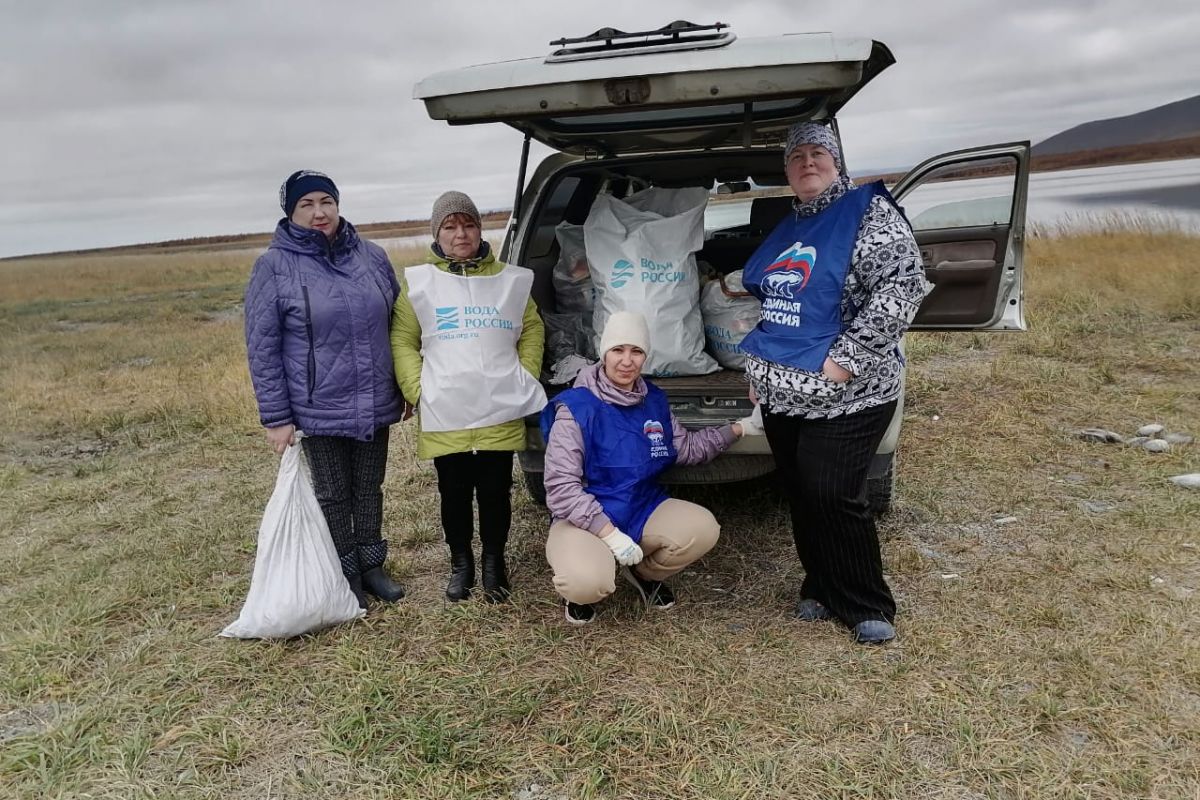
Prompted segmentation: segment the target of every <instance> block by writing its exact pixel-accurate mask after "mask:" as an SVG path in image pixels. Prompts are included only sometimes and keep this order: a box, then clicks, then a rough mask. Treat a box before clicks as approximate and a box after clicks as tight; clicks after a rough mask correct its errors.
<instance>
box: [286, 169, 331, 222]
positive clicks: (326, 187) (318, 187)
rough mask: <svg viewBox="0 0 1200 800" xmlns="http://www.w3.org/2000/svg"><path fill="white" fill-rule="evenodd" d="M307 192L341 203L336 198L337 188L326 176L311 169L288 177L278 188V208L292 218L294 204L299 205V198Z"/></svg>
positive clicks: (294, 208)
mask: <svg viewBox="0 0 1200 800" xmlns="http://www.w3.org/2000/svg"><path fill="white" fill-rule="evenodd" d="M309 192H325V193H327V194H329V195H330V196H331V197H333V202H335V203H340V202H341V200H340V199H339V198H338V190H337V186H335V185H334V183H333V181H332V180H330V179H329V176H328V175H326V174H324V173H322V172H316V171H314V170H311V169H302V170H299V171H298V172H293V173H292V174H291V175H289V176H288V179H287V180H286V181H284V182H283V185H282V186H280V187H279V207H280V208H282V209H283V213H284V215H285V216H286V217H287V218H288V219H291V218H292V212H293V211H295V210H296V203H299V202H300V198H301V197H304V195H306V194H308V193H309Z"/></svg>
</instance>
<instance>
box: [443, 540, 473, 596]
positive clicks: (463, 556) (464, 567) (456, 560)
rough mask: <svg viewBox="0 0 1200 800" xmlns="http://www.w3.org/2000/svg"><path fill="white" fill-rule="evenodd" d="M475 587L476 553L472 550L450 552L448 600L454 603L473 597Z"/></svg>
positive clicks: (447, 585)
mask: <svg viewBox="0 0 1200 800" xmlns="http://www.w3.org/2000/svg"><path fill="white" fill-rule="evenodd" d="M474 585H475V553H473V552H472V551H471V550H470V548H468V549H466V550H451V551H450V581H449V583H447V584H446V599H447V600H449V601H450V602H452V603H457V602H458V601H459V600H467V599H468V598H470V597H471V587H472V586H474Z"/></svg>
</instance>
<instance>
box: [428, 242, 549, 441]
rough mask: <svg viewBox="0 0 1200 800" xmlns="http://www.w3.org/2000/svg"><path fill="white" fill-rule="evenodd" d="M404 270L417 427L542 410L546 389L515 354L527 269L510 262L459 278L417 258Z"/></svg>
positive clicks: (480, 422)
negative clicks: (418, 359)
mask: <svg viewBox="0 0 1200 800" xmlns="http://www.w3.org/2000/svg"><path fill="white" fill-rule="evenodd" d="M404 277H405V279H406V280H407V282H408V299H409V302H411V303H412V307H413V311H414V312H415V313H416V316H417V321H418V322H419V323H420V324H421V348H422V351H423V357H424V362H423V364H422V366H421V402H420V404H419V412H420V420H421V430H424V431H460V430H469V429H473V428H486V427H488V426H489V425H498V424H500V423H501V422H509V421H511V420H514V419H520V418H521V417H524V416H526V415H527V414H536V413H537V412H539V411H541V410H542V408H543V407H544V406H545V405H546V392H545V390H544V389H542V385H541V384H540V383H539V382H538V380H537V378H535V377H534V376H532V375H530V374H529V373H528V372H527V371H526V370H525V368H524V367H523V366H521V362H520V361H519V360H518V358H517V340H518V339H519V338H520V337H521V329H522V327H523V324H522V318H523V316H524V314H525V305H526V304H527V303H528V302H529V291H530V289H531V288H532V287H533V272H531V271H530V270H528V269H525V268H524V267H515V266H512V265H511V264H510V265H505V267H504V269H503V270H501V271H500V273H499V274H497V275H472V276H470V277H465V276H462V275H453V274H451V273H449V272H443V271H442V270H440V269H438V268H437V267H435V266H434V265H433V264H419V265H417V266H415V267H409V268H408V269H406V270H404Z"/></svg>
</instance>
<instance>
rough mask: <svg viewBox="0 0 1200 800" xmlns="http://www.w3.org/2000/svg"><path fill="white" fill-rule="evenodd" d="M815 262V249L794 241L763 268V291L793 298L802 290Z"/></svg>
mask: <svg viewBox="0 0 1200 800" xmlns="http://www.w3.org/2000/svg"><path fill="white" fill-rule="evenodd" d="M816 263H817V249H816V248H815V247H805V246H804V243H803V242H796V243H795V244H793V245H792V246H791V247H789V248H788V249H787V250H784V251H783V252H782V253H780V254H779V255H778V256H776V257H775V260H774V261H772V262H771V263H770V264H768V265H767V267H766V269H765V270H763V272H764V275H763V279H762V287H763V291H764V292H766V293H768V294H773V295H777V296H780V297H786V298H788V299H789V300H792V299H795V297H794V293H795V292H799V291H800V290H802V289H803V288H804V286H805V285H806V284H807V283H808V279H809V277H810V276H811V275H812V271H813V267H814V266H815V265H816Z"/></svg>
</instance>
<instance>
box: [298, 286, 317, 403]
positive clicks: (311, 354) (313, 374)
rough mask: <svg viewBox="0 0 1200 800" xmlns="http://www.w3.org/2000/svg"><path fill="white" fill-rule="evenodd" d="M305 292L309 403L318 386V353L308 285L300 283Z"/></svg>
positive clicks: (301, 289)
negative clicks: (314, 338)
mask: <svg viewBox="0 0 1200 800" xmlns="http://www.w3.org/2000/svg"><path fill="white" fill-rule="evenodd" d="M300 291H302V292H303V293H304V330H305V331H306V332H307V333H308V404H309V405H310V406H311V405H312V402H313V390H314V389H315V388H316V386H317V353H316V350H315V349H314V343H313V324H312V306H311V305H310V304H309V302H308V287H307V286H305V285H304V284H301V285H300Z"/></svg>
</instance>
